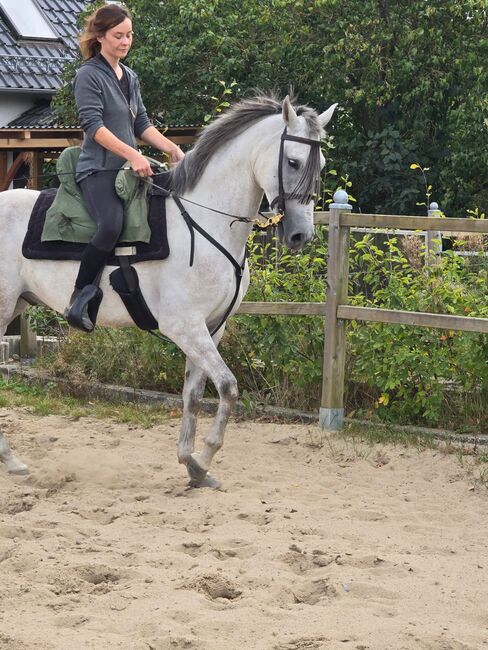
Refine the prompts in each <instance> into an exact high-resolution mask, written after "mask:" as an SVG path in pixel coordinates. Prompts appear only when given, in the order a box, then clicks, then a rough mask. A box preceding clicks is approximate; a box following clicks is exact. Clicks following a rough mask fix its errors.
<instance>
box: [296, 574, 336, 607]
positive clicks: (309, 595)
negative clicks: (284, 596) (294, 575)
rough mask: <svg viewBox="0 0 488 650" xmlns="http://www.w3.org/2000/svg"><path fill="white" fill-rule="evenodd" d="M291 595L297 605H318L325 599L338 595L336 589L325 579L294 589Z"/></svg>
mask: <svg viewBox="0 0 488 650" xmlns="http://www.w3.org/2000/svg"><path fill="white" fill-rule="evenodd" d="M291 593H292V594H293V599H294V603H295V604H304V605H316V604H317V603H318V602H319V601H321V600H323V599H329V598H332V597H334V596H336V595H337V592H336V590H335V587H333V586H332V585H330V584H329V581H328V580H326V579H325V578H319V579H318V580H311V581H309V582H305V583H303V584H301V585H296V586H295V587H293V588H292V590H291Z"/></svg>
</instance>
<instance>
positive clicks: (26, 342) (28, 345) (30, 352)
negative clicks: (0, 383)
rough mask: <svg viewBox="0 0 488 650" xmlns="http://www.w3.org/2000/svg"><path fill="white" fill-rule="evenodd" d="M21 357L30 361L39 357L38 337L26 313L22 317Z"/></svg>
mask: <svg viewBox="0 0 488 650" xmlns="http://www.w3.org/2000/svg"><path fill="white" fill-rule="evenodd" d="M20 356H21V357H22V358H25V357H27V358H29V359H33V358H34V357H36V356H37V336H36V333H35V332H34V330H33V329H32V327H31V323H30V319H29V316H28V314H26V313H25V312H24V313H23V314H21V315H20Z"/></svg>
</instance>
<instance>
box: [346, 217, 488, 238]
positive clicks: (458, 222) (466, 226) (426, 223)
mask: <svg viewBox="0 0 488 650" xmlns="http://www.w3.org/2000/svg"><path fill="white" fill-rule="evenodd" d="M342 218H343V220H344V225H345V226H364V227H365V228H396V229H404V230H439V231H441V232H475V233H488V220H485V219H457V218H452V217H447V218H442V217H410V216H400V215H392V214H348V213H344V214H343V217H342ZM341 223H342V221H341Z"/></svg>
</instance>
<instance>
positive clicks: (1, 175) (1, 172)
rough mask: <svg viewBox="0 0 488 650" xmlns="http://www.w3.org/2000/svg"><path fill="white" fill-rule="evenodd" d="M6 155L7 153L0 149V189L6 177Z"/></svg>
mask: <svg viewBox="0 0 488 650" xmlns="http://www.w3.org/2000/svg"><path fill="white" fill-rule="evenodd" d="M7 156H8V153H7V152H6V151H0V189H1V188H2V187H3V185H4V182H5V180H6V178H7V165H8V161H7ZM7 187H8V185H7Z"/></svg>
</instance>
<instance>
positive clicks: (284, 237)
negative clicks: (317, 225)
mask: <svg viewBox="0 0 488 650" xmlns="http://www.w3.org/2000/svg"><path fill="white" fill-rule="evenodd" d="M313 234H314V228H313V226H311V227H310V228H305V229H304V228H293V229H286V228H284V227H283V225H282V224H281V223H280V224H279V225H278V236H279V238H280V240H281V241H282V242H283V244H284V245H285V246H286V247H287V248H289V249H290V250H291V251H299V250H300V249H301V248H303V247H304V246H305V244H308V242H309V241H310V240H311V239H312V237H313Z"/></svg>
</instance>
